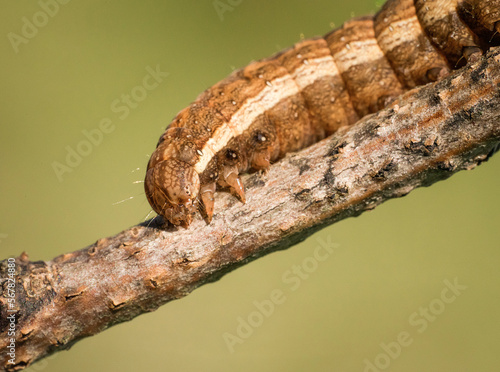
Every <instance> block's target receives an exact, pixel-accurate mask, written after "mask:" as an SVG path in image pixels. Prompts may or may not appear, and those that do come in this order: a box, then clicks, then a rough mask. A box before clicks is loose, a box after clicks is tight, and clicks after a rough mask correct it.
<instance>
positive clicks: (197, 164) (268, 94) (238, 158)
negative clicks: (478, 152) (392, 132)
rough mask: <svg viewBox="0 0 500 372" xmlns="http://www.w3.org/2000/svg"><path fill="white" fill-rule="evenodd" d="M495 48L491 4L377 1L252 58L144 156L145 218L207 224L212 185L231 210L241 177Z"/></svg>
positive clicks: (499, 22)
mask: <svg viewBox="0 0 500 372" xmlns="http://www.w3.org/2000/svg"><path fill="white" fill-rule="evenodd" d="M498 45H500V0H465V1H459V0H389V1H388V2H386V3H385V5H384V6H383V7H382V8H381V9H380V11H379V12H378V13H377V14H375V15H374V16H365V17H360V18H354V19H352V20H350V21H348V22H346V23H344V24H343V25H342V26H341V27H340V28H338V29H335V30H333V31H331V32H329V33H327V34H326V35H325V36H323V37H315V38H311V39H306V40H302V41H300V42H298V43H297V44H295V45H294V46H292V47H290V48H288V49H285V50H283V51H281V52H278V53H277V54H275V55H274V56H272V57H269V58H265V59H262V60H259V61H256V62H252V63H250V64H249V65H247V66H246V67H243V68H241V69H239V70H236V71H234V72H233V73H232V74H231V75H230V76H228V77H227V78H225V79H224V80H222V81H220V82H219V83H217V84H215V85H213V86H212V87H210V88H208V89H207V90H205V91H204V92H203V93H201V94H200V95H199V96H198V97H197V99H196V100H195V101H194V102H193V103H191V104H190V105H189V106H188V107H186V108H185V109H183V110H182V111H180V112H179V113H178V114H177V116H176V117H175V118H174V119H173V120H172V122H171V123H170V125H169V126H168V127H167V129H166V130H165V132H164V133H163V134H162V136H161V137H160V139H159V141H158V144H157V147H156V150H155V151H154V152H153V153H152V155H151V158H150V160H149V163H148V166H147V172H146V178H145V183H144V187H145V194H146V197H147V199H148V201H149V203H150V204H151V206H152V208H153V210H154V211H155V212H156V213H158V214H159V215H161V216H163V217H164V218H165V219H166V220H167V221H169V222H170V223H172V224H174V225H181V226H184V227H187V226H189V224H190V223H191V222H192V220H193V216H194V215H195V214H196V212H197V211H200V212H201V214H202V216H203V217H204V218H205V220H206V222H207V223H210V222H211V220H212V217H213V213H214V194H215V192H216V189H217V188H220V189H226V190H229V191H230V192H231V193H233V194H234V195H235V196H236V197H238V198H239V199H240V200H241V201H242V202H245V192H244V186H243V184H242V181H241V179H240V177H239V175H240V174H241V173H245V172H248V171H249V170H256V171H258V170H265V169H267V168H268V167H269V166H270V164H271V163H273V162H275V161H277V160H279V159H280V158H282V157H284V156H285V155H286V154H287V153H289V152H293V151H297V150H300V149H302V148H304V147H307V146H310V145H311V144H313V143H315V142H317V141H320V140H321V139H323V138H325V137H326V136H329V135H330V134H332V133H334V132H335V131H336V130H338V129H339V128H340V127H344V126H349V125H352V124H354V123H355V122H356V121H358V120H359V119H360V118H361V117H363V116H365V115H367V114H370V113H373V112H376V111H378V110H380V109H382V108H384V107H386V106H387V105H388V104H390V102H392V101H393V100H394V99H395V97H397V96H399V95H400V94H402V93H403V92H404V91H406V90H409V89H412V88H414V87H416V86H419V85H423V84H427V83H430V82H434V81H437V80H439V79H441V78H443V77H445V76H447V75H448V74H449V73H450V71H451V70H453V69H457V68H460V67H462V66H464V65H465V64H467V63H469V62H471V61H474V60H477V59H478V58H479V57H480V56H481V55H482V54H483V53H484V52H485V51H486V50H487V49H488V48H490V47H492V46H498Z"/></svg>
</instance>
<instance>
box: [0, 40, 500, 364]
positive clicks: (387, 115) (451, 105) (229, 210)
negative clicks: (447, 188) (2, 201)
mask: <svg viewBox="0 0 500 372" xmlns="http://www.w3.org/2000/svg"><path fill="white" fill-rule="evenodd" d="M499 119H500V49H499V48H497V49H496V50H495V51H492V52H490V53H489V54H488V55H487V57H485V58H483V59H481V60H480V61H478V62H477V63H476V64H474V65H473V66H469V67H466V68H464V69H462V70H460V71H458V72H457V73H455V74H453V75H451V76H449V77H448V78H446V79H445V80H443V81H441V82H438V83H436V84H431V85H427V86H424V87H420V88H418V89H415V90H412V91H410V92H408V93H406V94H405V95H404V96H402V97H400V98H399V99H398V100H397V101H396V102H394V103H393V104H392V105H391V107H389V108H387V109H385V110H383V111H381V112H379V113H377V114H374V115H371V116H369V117H365V118H364V119H362V120H361V121H360V122H359V123H357V124H356V125H354V126H353V127H351V128H344V129H342V130H340V131H339V132H338V133H336V134H335V135H334V136H332V137H330V138H327V139H326V140H324V141H321V142H320V143H317V144H316V145H314V146H312V147H309V148H307V149H305V150H303V151H301V152H299V153H295V154H291V155H289V156H287V157H286V158H285V159H283V160H281V161H280V162H278V163H277V164H275V165H273V166H272V167H271V169H270V170H269V172H268V173H267V174H262V173H254V174H251V175H247V176H245V178H244V183H245V185H246V189H247V192H246V195H247V203H246V204H242V203H240V202H239V201H237V200H236V199H235V198H234V197H233V196H231V195H229V194H227V193H218V195H217V198H216V214H215V216H214V220H213V221H212V223H211V224H210V225H206V224H205V222H203V221H202V220H201V218H198V219H197V220H195V221H194V222H193V224H192V225H191V226H190V227H189V229H182V228H174V227H171V226H169V227H167V228H163V226H162V223H161V221H157V220H158V219H156V220H154V221H152V222H151V223H150V224H149V223H145V224H141V225H137V226H134V227H132V228H129V229H127V230H124V231H123V232H121V233H120V234H118V235H116V236H114V237H110V238H103V239H99V240H98V241H97V242H96V243H95V244H93V245H91V246H89V247H87V248H84V249H82V250H80V251H76V252H73V253H68V254H64V255H62V256H59V257H56V258H55V259H53V260H52V261H49V262H43V261H37V262H30V261H29V260H28V257H27V255H26V254H23V255H21V256H20V257H18V258H17V259H16V262H15V275H14V277H15V283H16V286H15V293H16V299H15V306H16V307H15V309H14V310H17V311H16V312H14V313H13V314H15V316H16V333H15V349H16V350H15V363H14V364H11V363H9V359H10V357H9V355H8V351H9V348H8V346H9V342H11V341H10V337H8V335H7V332H8V330H9V326H10V323H9V321H8V318H7V316H8V315H10V314H12V313H10V312H9V307H8V283H9V282H8V279H7V278H8V269H9V265H8V261H7V260H5V261H2V262H1V263H0V278H2V279H0V283H1V284H2V288H3V292H4V293H3V296H2V297H1V298H0V356H1V358H0V360H1V362H0V363H1V364H0V368H5V369H6V370H8V371H13V370H20V369H23V368H25V367H26V366H27V365H29V364H31V363H33V362H34V361H36V360H38V359H40V358H43V357H44V356H47V355H49V354H51V353H53V352H55V351H58V350H61V349H66V348H68V347H69V346H71V345H72V344H73V343H75V342H76V341H78V340H79V339H81V338H84V337H88V336H92V335H94V334H96V333H99V332H101V331H103V330H104V329H106V328H108V327H110V326H112V325H114V324H117V323H121V322H124V321H127V320H130V319H132V318H134V317H136V316H138V315H140V314H141V313H144V312H147V311H153V310H155V309H156V308H158V306H160V305H162V304H164V303H166V302H168V301H171V300H174V299H178V298H181V297H183V296H185V295H187V294H188V293H190V292H191V291H192V290H194V289H195V288H197V287H199V286H201V285H203V284H205V283H208V282H213V281H215V280H218V279H219V278H220V277H221V276H223V275H224V274H226V273H227V272H229V271H231V270H234V269H235V268H237V267H239V266H241V265H244V264H246V263H248V262H250V261H252V260H254V259H256V258H258V257H261V256H263V255H265V254H268V253H270V252H272V251H275V250H279V249H285V248H288V247H290V246H292V245H294V244H295V243H297V242H299V241H301V240H304V239H305V238H306V237H307V236H309V235H311V234H312V233H313V232H315V231H317V230H319V229H321V228H322V227H324V226H326V225H329V224H331V223H334V222H337V221H339V220H342V219H344V218H346V217H351V216H356V215H359V214H360V213H362V212H363V211H365V210H368V209H373V208H375V207H376V206H377V205H379V204H380V203H382V202H384V201H386V200H388V199H390V198H394V197H400V196H404V195H406V194H408V193H409V192H410V191H412V190H413V189H414V188H416V187H419V186H428V185H430V184H432V183H434V182H436V181H439V180H442V179H445V178H447V177H449V176H451V175H452V174H454V173H456V172H458V171H460V170H463V169H472V168H474V167H475V166H476V165H478V164H480V163H481V162H483V161H485V160H487V158H488V157H489V156H491V154H492V153H493V152H494V151H495V148H496V147H495V146H496V145H498V143H499V142H500V123H499ZM198 217H199V216H198ZM148 225H149V226H148ZM12 266H13V265H12V264H11V267H12Z"/></svg>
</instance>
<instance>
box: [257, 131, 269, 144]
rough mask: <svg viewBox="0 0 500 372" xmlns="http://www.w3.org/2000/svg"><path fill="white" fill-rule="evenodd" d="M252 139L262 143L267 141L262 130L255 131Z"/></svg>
mask: <svg viewBox="0 0 500 372" xmlns="http://www.w3.org/2000/svg"><path fill="white" fill-rule="evenodd" d="M254 140H255V142H258V143H263V142H266V141H267V137H266V136H265V135H264V133H262V132H255V134H254Z"/></svg>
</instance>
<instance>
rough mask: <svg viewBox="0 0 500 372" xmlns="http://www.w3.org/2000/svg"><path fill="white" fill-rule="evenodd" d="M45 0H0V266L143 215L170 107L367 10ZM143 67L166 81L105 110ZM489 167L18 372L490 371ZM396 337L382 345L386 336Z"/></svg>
mask: <svg viewBox="0 0 500 372" xmlns="http://www.w3.org/2000/svg"><path fill="white" fill-rule="evenodd" d="M66 1H67V0H66ZM50 3H52V2H51V1H49V0H42V1H40V2H36V1H15V2H14V1H9V2H7V1H2V2H1V5H0V6H1V11H0V35H2V38H1V42H0V56H1V57H0V81H1V83H0V84H1V90H0V117H1V130H0V177H1V183H0V185H1V186H0V188H1V191H2V192H1V193H0V206H1V214H0V252H1V255H0V258H1V259H4V258H7V257H13V256H17V255H19V254H20V253H21V252H22V251H26V252H27V253H28V254H29V257H30V259H32V260H50V259H51V258H53V257H55V256H57V255H59V254H62V253H65V252H70V251H74V250H77V249H80V248H83V247H85V246H87V245H89V244H92V243H93V242H95V241H96V240H97V239H98V238H101V237H106V236H110V235H113V234H115V233H118V232H119V231H121V230H123V229H124V228H127V227H129V226H131V225H134V224H136V223H139V222H142V221H143V220H144V218H145V217H146V216H147V215H148V213H149V211H150V208H149V205H148V203H147V201H146V199H145V197H144V194H143V189H142V187H143V184H142V183H134V182H135V181H142V179H143V175H144V167H145V165H146V163H147V160H148V155H149V154H150V153H151V151H152V150H153V149H154V147H155V145H156V142H157V139H158V137H159V135H160V134H161V133H162V132H163V130H164V128H165V126H166V125H167V123H168V122H169V121H170V119H171V118H172V117H173V116H174V115H175V114H176V113H177V112H178V111H179V110H180V109H182V108H183V107H184V106H186V105H187V104H188V103H189V102H191V101H192V100H193V99H194V98H195V97H196V96H197V95H198V94H199V93H200V92H202V91H203V90H204V89H205V88H207V87H208V86H210V85H212V84H214V83H215V82H217V81H218V80H220V79H222V78H224V77H225V76H226V75H228V74H229V73H230V72H231V71H232V69H234V68H237V67H241V66H243V65H245V64H247V63H248V62H249V61H251V60H252V59H259V58H262V57H267V56H268V55H270V54H273V53H274V52H276V51H278V50H280V49H282V48H284V47H287V46H289V45H291V44H293V43H294V42H296V41H297V40H299V39H300V38H301V37H304V36H305V37H312V36H314V35H321V34H324V33H326V32H327V31H329V30H330V29H331V27H333V26H334V25H336V26H338V25H340V24H341V23H342V22H343V21H345V20H347V19H348V18H350V17H351V16H353V15H363V14H367V13H373V12H375V11H376V10H377V9H378V7H379V6H380V4H379V3H377V2H374V1H369V0H354V1H350V2H345V1H340V0H322V1H319V0H317V1H308V2H305V1H297V0H286V1H285V0H279V1H278V0H274V1H264V0H259V1H251V0H220V1H219V0H217V1H214V0H197V1H194V0H188V1H186V0H185V1H166V0H161V1H160V0H154V1H153V0H145V1H140V2H139V1H131V0H122V1H97V0H86V1H76V0H73V1H69V2H67V3H66V4H60V3H58V4H59V6H58V8H59V9H57V14H53V16H47V17H46V19H45V18H44V16H43V14H42V15H41V14H40V13H39V12H40V11H43V8H44V6H43V5H41V4H50ZM216 8H217V9H218V10H217V9H216ZM54 9H55V8H52V10H51V12H52V13H55V10H54ZM44 12H45V13H47V10H45V11H44ZM24 17H26V18H24ZM34 18H35V19H34ZM26 22H36V23H37V24H39V25H40V27H36V28H37V31H36V35H30V36H32V37H31V38H26V39H25V40H24V41H20V40H21V39H20V38H19V37H22V36H23V32H25V33H26V32H28V34H29V32H31V33H34V31H33V30H29V29H28V28H26V29H25V30H23V25H24V24H25V23H26ZM44 23H46V24H45V25H44ZM25 27H28V26H25ZM13 34H16V35H18V37H17V38H16V36H13ZM12 40H14V43H13V41H12ZM18 43H20V44H18ZM157 65H159V66H160V70H161V71H163V72H166V73H168V74H169V75H168V77H165V78H164V80H163V81H162V82H161V84H159V85H158V87H156V88H155V89H153V90H151V91H148V95H147V97H145V99H144V100H142V101H141V102H136V104H137V107H134V108H133V109H131V110H130V112H129V113H127V114H126V115H125V111H119V110H120V109H121V108H122V107H123V104H124V103H123V102H122V101H121V100H122V95H124V94H130V92H131V90H132V89H134V88H135V87H137V86H140V85H141V84H142V79H143V77H144V76H145V75H146V74H147V70H146V68H147V67H148V66H150V67H151V68H153V69H156V66H157ZM116 100H118V101H116ZM113 105H114V106H113ZM113 107H114V109H113ZM117 111H118V112H117ZM106 118H107V119H109V120H110V121H111V123H112V128H114V130H113V131H112V132H111V133H108V134H104V135H103V139H102V141H101V142H100V143H99V144H98V145H95V146H93V147H92V148H91V149H90V150H89V149H87V150H88V151H87V152H88V155H86V156H85V157H83V158H82V159H81V162H80V164H78V165H76V166H74V167H70V168H69V169H70V170H71V171H68V172H66V173H63V174H62V175H60V177H58V176H57V174H56V172H55V171H54V169H53V164H54V162H59V163H61V164H65V162H66V156H67V153H68V151H71V150H68V148H69V149H72V150H76V149H77V148H78V146H79V145H80V144H81V142H82V141H83V140H85V139H86V137H85V135H84V132H83V131H92V130H94V129H96V128H98V127H99V123H100V122H101V120H103V119H106ZM80 146H82V145H80ZM73 165H74V164H73ZM499 174H500V155H497V156H495V157H494V158H493V159H491V160H490V161H488V162H487V163H485V164H484V165H481V166H480V167H479V168H477V169H475V170H473V171H469V172H462V173H460V174H457V175H455V176H453V177H452V178H451V179H449V180H446V181H444V182H440V183H438V184H435V185H433V186H432V187H430V188H422V189H418V190H416V191H414V192H412V193H411V194H410V195H409V196H406V197H404V198H402V199H397V200H391V201H389V202H387V203H385V204H383V205H382V206H380V207H378V208H377V209H375V210H374V211H371V212H368V213H364V214H363V215H361V216H360V217H357V218H351V219H348V220H345V221H342V222H340V223H337V224H335V225H333V226H330V227H328V228H325V229H324V230H322V231H321V232H319V233H317V234H316V235H314V236H312V237H311V238H309V239H308V240H307V241H305V242H303V243H302V244H298V245H296V246H294V247H292V248H290V249H288V250H286V251H282V252H277V253H273V254H271V255H269V256H267V257H264V258H261V259H259V260H257V261H255V262H252V263H251V264H249V265H247V266H245V267H242V268H240V269H238V270H236V271H234V272H232V273H230V274H229V275H227V276H225V277H224V278H222V279H221V280H220V281H219V282H217V283H215V284H210V285H206V286H204V287H201V288H199V289H198V290H196V291H194V292H193V293H192V294H190V295H189V296H187V297H186V298H183V299H181V300H179V301H175V302H172V303H169V304H167V305H165V306H163V307H161V308H160V309H158V310H157V311H155V312H154V313H151V314H147V315H142V316H140V317H138V318H136V319H134V320H133V321H131V322H128V323H125V324H121V325H118V326H114V327H112V328H111V329H109V330H107V331H105V332H103V333H101V334H99V335H97V336H94V337H91V338H88V339H85V340H82V341H80V342H78V343H77V344H76V345H75V346H73V348H72V349H71V350H70V351H68V352H60V353H57V354H56V355H55V356H53V357H51V358H50V359H46V360H44V361H41V362H39V363H37V364H35V365H33V366H32V367H31V368H29V369H28V371H41V370H44V371H68V370H72V371H89V370H102V371H125V372H126V371H160V370H161V371H164V370H168V371H256V370H258V371H306V370H307V371H328V372H336V371H339V372H350V371H376V370H380V371H381V370H391V371H473V370H474V371H498V368H499V365H500V353H499V349H500V342H499V339H498V334H500V322H499V314H500V293H499V290H498V288H500V275H498V269H499V267H500V249H499V238H500V233H499V228H498V222H499V219H498V215H497V213H498V211H499V210H500V197H499V195H498V190H500V176H499ZM130 197H133V199H130V200H127V201H125V202H123V203H118V204H116V203H117V202H119V201H121V200H124V199H128V198H130ZM318 238H321V239H323V240H324V241H330V242H332V243H333V244H335V250H334V253H333V254H331V255H330V256H329V257H328V259H326V260H325V261H323V262H320V263H319V264H318V266H317V268H316V269H315V270H313V272H311V273H309V276H308V277H307V278H306V279H303V280H301V281H300V287H299V288H298V289H296V290H295V291H293V290H291V286H290V284H287V283H286V282H284V281H283V279H282V277H283V275H285V273H286V272H288V270H290V269H291V268H292V267H293V266H294V265H302V264H303V262H305V261H304V260H307V259H308V258H309V257H311V256H312V254H313V251H314V249H315V248H316V247H317V246H318V244H319V242H318V241H319V240H318ZM110 275H112V273H110ZM455 278H457V279H456V280H457V281H458V283H460V284H461V285H465V286H466V287H467V289H465V290H462V291H461V293H460V295H459V296H458V297H456V299H455V300H454V301H453V302H451V303H449V304H445V306H444V308H443V307H442V306H441V305H442V304H443V303H442V302H440V300H439V298H440V296H441V292H442V291H443V289H444V288H445V287H446V285H445V284H444V281H445V280H449V281H450V282H453V281H454V280H455ZM275 289H279V290H281V291H283V293H284V294H285V297H286V301H285V302H284V303H283V304H280V305H277V306H276V307H275V309H274V312H273V313H272V314H271V315H270V316H269V317H266V318H265V319H264V321H263V323H262V324H261V325H260V326H259V327H256V328H254V329H253V333H252V334H251V335H250V337H248V338H246V339H242V340H243V342H242V343H241V344H236V345H234V348H233V350H231V348H229V347H228V345H227V344H226V342H225V341H224V338H223V335H224V334H226V333H230V334H233V335H235V336H237V335H238V333H237V326H238V318H239V317H241V318H242V319H247V318H248V316H249V315H251V314H252V312H254V311H255V310H256V307H255V304H254V302H255V301H257V302H261V301H264V300H265V299H268V298H269V296H270V294H271V292H272V291H273V290H275ZM429 306H431V310H432V309H433V310H432V311H434V313H435V314H437V315H435V316H433V315H432V313H431V315H430V316H429V317H428V320H425V321H424V320H422V319H425V318H424V316H423V315H419V312H420V311H421V308H428V307H429ZM415 312H416V313H417V315H415V314H414V313H415ZM412 314H413V315H412ZM412 316H413V320H414V321H415V319H419V320H420V323H419V326H416V325H415V324H412V322H411V320H410V319H412ZM415 316H416V317H417V318H415ZM422 322H424V323H426V328H425V330H423V324H422ZM401 332H407V333H406V334H407V335H409V337H410V339H411V341H412V342H411V344H410V345H408V346H402V347H401V350H400V351H398V348H397V347H395V346H394V344H393V343H392V342H394V341H396V340H397V338H398V335H400V334H401ZM384 345H386V346H387V345H392V346H389V351H387V350H384ZM390 347H392V349H390ZM370 363H373V366H374V367H373V368H372V367H368V366H369V365H370Z"/></svg>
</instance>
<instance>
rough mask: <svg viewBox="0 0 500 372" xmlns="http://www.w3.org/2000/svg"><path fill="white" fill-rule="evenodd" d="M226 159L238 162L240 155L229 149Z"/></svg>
mask: <svg viewBox="0 0 500 372" xmlns="http://www.w3.org/2000/svg"><path fill="white" fill-rule="evenodd" d="M226 159H228V160H238V154H237V153H236V151H234V150H231V149H228V150H227V151H226Z"/></svg>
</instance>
